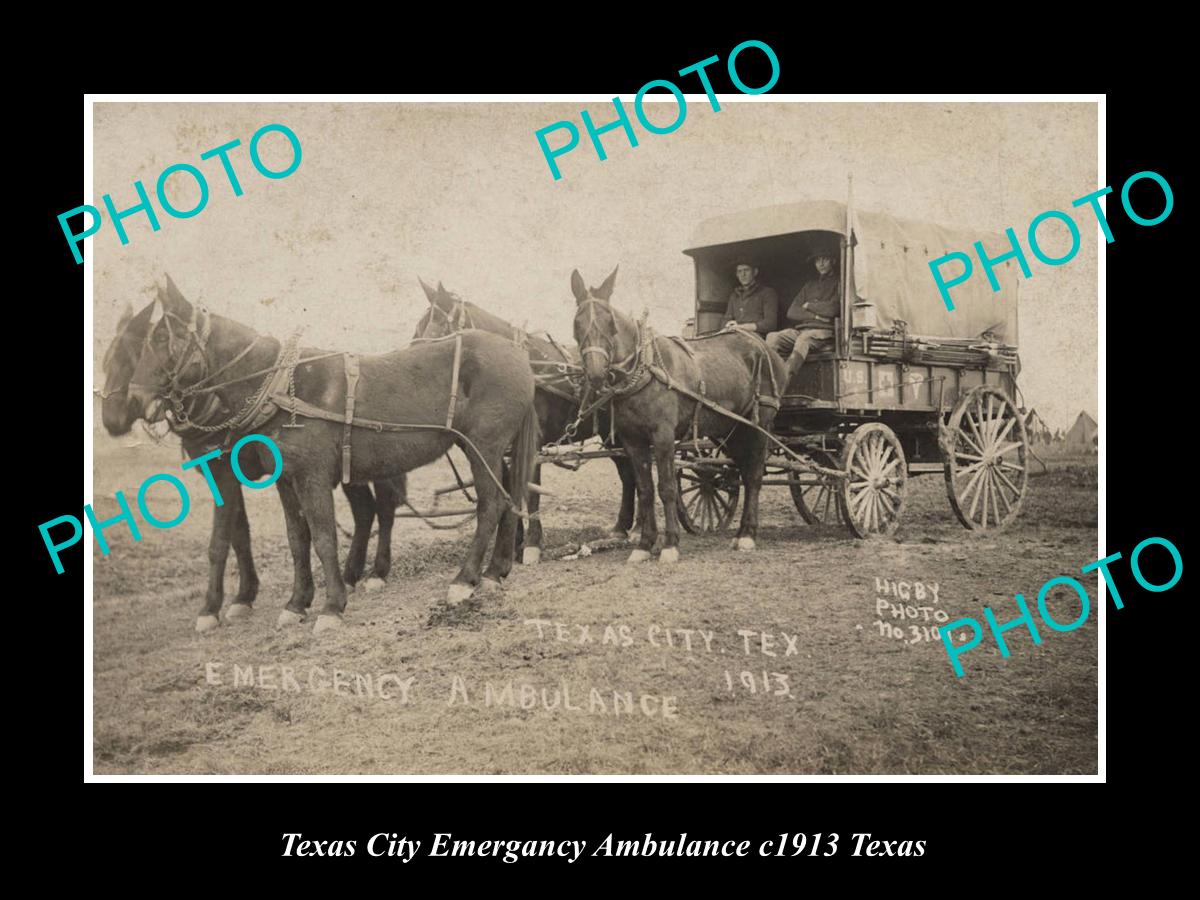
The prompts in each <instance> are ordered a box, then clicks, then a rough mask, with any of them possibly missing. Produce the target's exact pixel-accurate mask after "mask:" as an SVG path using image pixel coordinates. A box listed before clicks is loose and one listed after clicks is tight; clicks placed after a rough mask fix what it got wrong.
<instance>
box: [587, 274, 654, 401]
mask: <svg viewBox="0 0 1200 900" xmlns="http://www.w3.org/2000/svg"><path fill="white" fill-rule="evenodd" d="M597 305H599V306H601V307H603V308H604V309H605V310H606V311H607V312H608V325H607V327H606V326H605V325H604V324H602V323H601V320H600V319H599V318H598V317H597V315H596V306H597ZM584 310H586V311H587V317H588V318H587V324H586V325H585V326H584V329H583V334H582V335H581V338H580V341H579V352H580V355H581V356H583V357H584V358H585V359H586V358H587V355H588V354H589V353H592V354H600V355H602V356H603V357H604V367H605V378H606V380H607V381H608V392H609V393H613V394H626V393H630V392H631V391H634V390H637V389H638V388H641V387H644V386H645V384H646V381H645V380H644V379H643V375H644V374H645V371H646V365H647V360H645V359H644V358H643V351H645V350H647V349H650V348H651V345H652V343H653V340H654V336H653V332H651V331H650V329H649V328H648V327H646V325H645V320H646V316H645V315H643V316H642V318H641V319H640V320H639V321H637V322H636V323H635V325H636V327H637V340H636V341H635V342H634V347H633V351H632V352H631V353H630V354H629V355H628V356H626V357H625V358H624V359H622V360H620V361H614V359H613V353H614V348H613V344H614V341H615V339H616V337H617V335H618V331H617V314H616V311H615V310H614V309H613V308H612V307H611V306H610V305H609V304H608V302H607V301H605V300H601V299H600V298H599V297H593V296H592V295H591V293H590V292H589V293H588V296H587V297H585V298H584V299H583V300H581V301H580V302H579V309H578V310H577V311H576V313H575V320H576V321H577V322H578V321H579V317H580V316H582V315H583V313H584ZM651 352H653V351H652V349H651Z"/></svg>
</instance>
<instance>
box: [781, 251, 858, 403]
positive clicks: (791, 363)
mask: <svg viewBox="0 0 1200 900" xmlns="http://www.w3.org/2000/svg"><path fill="white" fill-rule="evenodd" d="M809 259H810V260H811V261H812V262H813V265H814V266H815V267H816V270H817V277H816V278H814V279H812V280H810V281H807V282H805V284H804V287H802V288H800V293H798V294H797V295H796V299H794V300H793V301H792V305H791V306H789V307H788V311H787V320H788V326H789V327H787V328H785V329H784V330H783V331H777V332H775V333H774V334H770V335H767V346H768V347H770V348H771V349H772V350H774V351H775V352H777V353H778V354H779V355H780V356H783V357H786V358H787V384H791V383H792V381H794V380H795V378H796V373H797V372H799V371H800V367H801V366H803V365H804V360H805V359H807V358H808V353H809V351H810V350H813V349H818V350H824V349H828V348H832V347H833V345H834V341H833V320H834V319H835V318H836V317H837V314H838V308H839V306H840V296H841V294H840V292H839V290H838V279H837V275H836V274H834V271H833V260H834V254H833V252H832V251H831V250H828V249H825V248H822V249H819V250H817V251H815V252H814V253H813V254H812V256H810V257H809Z"/></svg>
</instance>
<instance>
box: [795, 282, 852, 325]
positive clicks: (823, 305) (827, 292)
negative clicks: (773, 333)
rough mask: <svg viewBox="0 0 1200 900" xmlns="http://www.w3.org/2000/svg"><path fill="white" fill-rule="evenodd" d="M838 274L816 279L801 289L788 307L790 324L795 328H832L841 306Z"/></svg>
mask: <svg viewBox="0 0 1200 900" xmlns="http://www.w3.org/2000/svg"><path fill="white" fill-rule="evenodd" d="M838 288H839V285H838V277H837V273H836V272H832V271H831V272H830V273H829V274H828V275H826V276H824V277H823V278H814V279H813V280H812V281H809V282H807V283H806V284H805V285H804V287H802V288H800V293H798V294H797V295H796V299H794V300H793V301H792V305H791V306H789V307H788V311H787V318H788V324H789V325H790V326H792V327H793V328H832V327H833V320H834V318H835V317H836V316H837V314H838V310H839V308H840V306H841V291H840V290H839V289H838Z"/></svg>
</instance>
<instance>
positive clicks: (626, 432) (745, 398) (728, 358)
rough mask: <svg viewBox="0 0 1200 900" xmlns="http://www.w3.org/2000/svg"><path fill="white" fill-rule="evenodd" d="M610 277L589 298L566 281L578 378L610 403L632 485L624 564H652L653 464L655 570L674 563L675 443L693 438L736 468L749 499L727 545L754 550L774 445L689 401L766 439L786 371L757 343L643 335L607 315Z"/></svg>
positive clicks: (740, 336) (746, 337)
mask: <svg viewBox="0 0 1200 900" xmlns="http://www.w3.org/2000/svg"><path fill="white" fill-rule="evenodd" d="M616 277H617V270H616V269H613V272H612V274H611V275H609V276H608V278H606V279H605V280H604V283H603V284H602V285H601V286H600V287H599V288H590V289H589V288H588V287H587V286H586V285H585V284H584V281H583V278H582V277H580V275H579V272H578V271H575V272H572V273H571V291H572V293H573V294H574V295H575V301H576V304H577V307H576V312H575V339H576V341H578V342H579V348H580V352H581V353H582V355H583V366H584V370H585V372H586V373H587V377H588V379H589V380H590V381H591V383H592V385H593V387H594V388H595V389H596V390H598V391H599V390H609V391H611V392H612V393H613V414H614V416H615V419H616V431H617V436H618V437H619V438H620V440H621V445H622V446H623V447H624V448H625V452H626V453H628V454H629V458H630V459H631V460H632V461H633V466H634V474H635V475H636V476H637V489H638V500H639V502H640V503H641V508H642V511H643V521H642V539H641V542H640V544H639V545H638V548H637V549H636V550H634V551H633V552H632V553H631V554H630V556H629V562H642V561H644V560H646V559H649V557H650V551H651V549H652V548H653V546H654V541H655V538H656V537H657V530H658V526H657V523H656V521H655V515H654V481H653V477H652V475H651V472H650V466H651V462H652V461H653V462H654V463H656V464H657V467H658V494H659V497H660V498H661V499H662V503H663V511H664V514H665V518H666V537H665V540H664V541H663V550H662V554H661V556H660V557H659V561H660V562H662V563H673V562H676V561H677V560H678V559H679V549H678V548H679V513H678V507H677V505H676V504H677V502H678V497H677V494H678V485H677V483H676V480H675V441H676V440H679V439H682V438H684V437H686V436H688V435H690V434H697V435H698V436H700V437H707V438H711V439H713V440H714V441H716V442H717V443H718V445H719V447H720V448H721V449H722V455H723V456H727V457H729V458H731V459H733V460H734V462H735V464H736V465H737V468H738V472H739V473H740V475H741V479H742V484H743V485H744V486H745V488H746V490H745V503H744V505H743V507H742V519H741V525H740V527H739V528H738V533H737V537H736V538H734V540H733V545H734V547H736V548H737V549H738V550H753V549H754V541H755V538H756V537H757V535H758V495H759V491H760V489H761V487H762V478H763V466H764V465H765V463H766V459H767V453H768V450H769V448H770V442H769V440H768V439H767V437H766V436H765V435H763V434H762V433H761V432H759V431H757V430H755V429H754V428H752V427H750V426H748V425H745V424H741V423H739V422H737V421H734V420H732V419H730V418H727V417H726V416H724V415H722V414H721V413H720V412H718V411H715V410H712V409H710V408H709V407H708V406H706V405H705V404H703V403H700V402H699V401H697V400H696V399H693V397H703V398H705V400H706V402H708V403H714V404H718V405H720V406H721V407H724V408H725V409H727V410H730V411H732V412H734V413H736V414H737V415H739V416H741V417H742V418H745V419H749V420H753V421H756V422H757V423H758V425H759V426H760V427H762V428H764V429H766V430H767V431H770V429H771V426H772V424H773V423H774V421H775V413H776V412H777V411H778V409H779V393H780V389H781V388H782V387H783V384H784V382H783V375H784V373H783V361H782V360H781V359H780V358H779V357H778V355H776V354H774V353H772V352H770V351H769V350H768V349H767V347H766V344H765V343H763V341H762V340H761V339H759V338H758V337H755V336H754V335H750V334H747V333H746V332H744V331H729V332H722V333H719V334H716V335H712V336H708V337H704V338H700V339H698V340H693V341H683V340H682V339H673V338H662V337H656V336H655V335H654V333H653V332H652V331H651V330H650V329H649V328H648V327H646V326H643V325H642V324H641V323H639V322H636V321H635V320H633V319H632V318H630V317H629V316H627V315H625V314H624V313H621V312H619V311H618V310H617V309H615V308H614V307H613V306H611V305H610V303H609V300H610V298H611V297H612V291H613V285H614V284H615V282H616ZM689 395H691V396H689Z"/></svg>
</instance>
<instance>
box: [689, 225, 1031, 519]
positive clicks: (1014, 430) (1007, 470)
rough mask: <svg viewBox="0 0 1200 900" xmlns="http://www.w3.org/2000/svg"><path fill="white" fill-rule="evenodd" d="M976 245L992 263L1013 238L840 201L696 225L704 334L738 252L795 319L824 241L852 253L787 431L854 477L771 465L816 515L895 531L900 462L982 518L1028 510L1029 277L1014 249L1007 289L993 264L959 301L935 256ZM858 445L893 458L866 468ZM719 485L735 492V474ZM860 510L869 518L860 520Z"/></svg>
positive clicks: (790, 440)
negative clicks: (938, 480) (825, 338)
mask: <svg viewBox="0 0 1200 900" xmlns="http://www.w3.org/2000/svg"><path fill="white" fill-rule="evenodd" d="M976 243H978V245H979V246H980V247H982V249H983V251H984V252H985V253H986V254H987V255H988V256H989V257H991V258H995V257H999V256H1001V255H1002V254H1003V253H1004V252H1005V251H1006V249H1009V245H1008V241H1007V238H1006V237H1005V236H1004V235H998V234H983V233H975V232H971V231H966V230H962V229H948V228H943V227H941V226H937V225H931V224H927V223H922V222H915V221H908V220H903V219H897V218H895V217H893V216H890V215H887V214H883V213H875V212H867V211H854V210H848V208H847V206H846V205H845V204H842V203H838V202H833V201H817V202H805V203H791V204H781V205H775V206H769V207H761V208H758V209H750V210H745V211H742V212H738V213H734V214H730V215H723V216H718V217H715V218H712V219H709V220H707V221H705V222H703V223H701V224H700V225H699V227H698V228H697V229H696V230H695V232H694V233H693V236H692V239H691V241H690V243H689V246H688V248H687V249H685V250H684V253H685V254H687V255H688V256H689V257H691V258H692V260H693V262H694V266H695V284H696V293H695V318H694V320H693V323H692V326H691V330H692V331H693V333H694V334H695V335H697V336H700V335H704V334H708V333H712V332H714V331H717V330H719V329H720V328H721V327H722V326H723V324H724V321H725V310H726V304H727V301H728V298H729V296H730V293H731V291H732V290H733V288H734V286H735V284H736V282H735V279H734V276H733V272H734V266H735V262H736V260H737V258H738V257H741V256H748V257H749V258H750V259H751V261H752V262H754V264H755V265H756V266H757V268H758V270H759V274H758V278H759V281H760V282H762V283H763V284H766V285H769V286H771V287H773V288H774V289H775V290H776V292H777V295H778V299H779V311H778V312H779V317H778V318H779V327H780V328H783V327H786V324H787V322H786V312H787V308H788V307H789V306H790V305H791V301H792V299H793V298H794V296H795V295H796V293H797V292H798V291H799V290H800V288H801V286H802V285H803V284H804V283H805V281H807V280H808V279H809V278H811V277H814V276H815V274H816V273H815V270H814V269H813V268H812V265H811V262H810V261H809V256H810V253H811V251H812V250H813V249H814V248H815V247H817V246H824V247H831V246H836V247H838V248H840V251H839V252H840V259H839V265H838V270H837V271H838V277H839V279H840V286H841V291H840V311H839V315H838V316H837V318H836V319H835V321H834V323H833V326H832V327H833V330H834V339H835V340H834V344H835V346H834V348H833V349H832V350H829V351H813V352H812V353H811V354H810V355H809V357H808V358H807V360H806V361H805V364H804V365H803V366H802V367H801V370H800V372H799V374H798V376H797V377H796V379H795V381H794V382H793V383H791V384H789V385H787V386H786V388H785V389H784V390H783V397H782V405H781V409H780V410H779V413H778V415H777V417H776V420H775V427H774V430H775V434H776V435H777V436H778V437H780V438H782V439H784V441H785V442H786V443H787V444H788V446H789V447H791V448H792V449H794V450H797V451H804V452H805V453H807V454H809V455H810V457H811V458H812V459H813V460H814V461H815V462H817V463H819V464H820V465H822V466H834V467H838V468H841V469H843V471H845V472H847V473H848V475H849V477H848V478H846V479H843V480H842V481H841V482H840V483H839V482H836V481H835V480H833V479H830V478H829V477H827V476H805V475H804V474H803V473H799V472H797V471H796V470H795V467H794V466H786V465H784V466H779V465H775V466H771V465H769V466H768V472H767V481H766V482H764V483H767V484H787V485H789V486H790V487H791V489H792V495H793V498H794V499H795V500H796V505H797V507H798V508H799V509H800V512H801V514H802V515H803V516H804V518H805V519H806V520H808V521H810V522H818V521H842V522H843V523H844V524H847V525H849V526H850V527H851V530H852V531H854V532H855V533H857V534H859V535H860V536H866V535H867V534H870V533H880V532H882V533H891V531H893V530H894V528H895V525H896V523H897V522H898V521H899V513H900V508H901V507H902V506H903V484H902V483H901V484H899V485H896V484H891V485H889V484H886V483H885V482H888V481H889V479H890V480H893V481H894V470H895V469H896V468H897V467H898V468H900V469H902V470H903V477H904V478H907V477H908V476H909V475H919V474H926V473H932V472H942V473H944V475H945V477H946V482H947V491H948V494H949V496H950V501H951V505H952V507H953V508H954V511H955V513H956V514H957V515H958V516H959V519H960V521H962V522H963V524H964V525H965V526H967V527H969V528H986V527H996V526H997V525H1004V524H1007V522H1008V521H1010V520H1011V519H1012V518H1013V516H1015V514H1016V510H1017V508H1018V507H1019V505H1020V500H1021V498H1022V497H1023V495H1024V492H1025V484H1026V482H1025V479H1026V473H1025V471H1024V465H1025V450H1026V446H1027V441H1026V440H1025V437H1024V433H1025V429H1024V410H1022V409H1020V408H1019V407H1018V406H1017V403H1016V399H1015V398H1016V397H1017V396H1018V393H1017V381H1016V379H1017V375H1018V372H1019V371H1020V359H1019V356H1018V352H1017V303H1018V285H1019V280H1018V275H1019V272H1018V270H1017V269H1016V268H1015V267H1014V266H1013V262H1012V260H1007V261H1005V262H1004V263H1002V264H1000V265H998V266H996V267H995V268H994V270H993V274H994V277H995V279H996V283H997V286H998V288H999V289H998V290H995V291H993V290H992V288H991V285H990V283H989V280H988V279H987V278H986V277H982V275H981V276H980V277H976V278H974V279H971V280H969V281H967V282H965V283H964V284H963V285H961V286H959V287H958V288H956V289H955V295H954V303H955V309H954V310H949V309H947V308H946V306H945V304H944V303H943V301H942V299H941V295H940V293H939V291H938V288H937V286H936V284H935V282H934V280H933V276H932V273H931V271H930V267H929V263H930V261H931V260H935V259H937V258H939V257H941V256H943V255H944V254H946V253H949V252H951V251H954V250H965V249H968V248H971V247H973V246H975V245H976ZM867 426H871V427H870V428H867ZM856 434H857V435H858V436H859V437H858V438H855V435H856ZM963 435H965V436H963ZM864 442H865V443H864ZM856 455H860V456H863V458H864V459H865V460H866V461H867V463H871V464H872V465H876V464H877V465H876V468H884V467H887V466H889V465H890V466H891V468H890V469H888V470H887V471H882V472H876V473H875V474H874V475H872V476H871V477H870V478H867V477H866V476H864V477H862V478H857V476H855V475H854V474H853V473H854V471H855V466H854V457H855V456H856ZM881 458H882V459H883V460H884V462H882V463H880V462H878V461H879V460H880V459H881ZM893 459H896V460H899V465H898V466H897V465H895V464H892V460H893ZM865 468H870V466H869V465H867V464H866V463H863V464H862V465H859V466H858V469H859V470H864V469H865ZM981 469H982V470H983V472H982V474H977V473H979V472H980V470H981ZM972 478H974V480H972ZM856 481H857V483H856ZM867 482H870V483H871V484H878V485H880V486H879V487H878V493H879V494H880V495H881V497H880V500H879V502H878V503H875V502H874V501H872V502H871V503H867V502H866V501H864V499H863V498H864V497H867V496H868V495H871V494H872V492H873V491H875V490H876V489H875V488H871V490H869V491H866V492H864V485H866V486H868V487H869V486H870V485H869V484H867ZM721 486H724V487H725V488H729V486H730V481H729V479H728V478H726V479H725V480H724V482H721V483H719V484H718V485H717V488H718V489H719V488H720V487H721ZM897 487H898V489H899V493H897V494H893V489H895V488H897ZM725 499H726V500H728V497H726V498H725ZM981 500H982V506H981V504H980V501H981ZM835 501H836V502H835ZM725 505H726V506H727V505H728V504H727V503H726V504H725ZM868 506H869V507H870V509H869V510H868V511H866V512H864V511H863V509H862V508H863V507H868ZM989 507H991V508H990V509H989ZM859 513H861V514H862V515H864V516H865V517H866V519H867V520H868V521H867V522H856V521H854V520H855V517H856V514H859ZM730 518H732V516H730ZM989 520H990V521H989ZM685 524H689V522H688V521H685ZM690 524H693V525H694V524H695V521H694V520H693V521H691V522H690ZM719 524H720V523H718V525H719ZM696 530H705V529H696Z"/></svg>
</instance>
